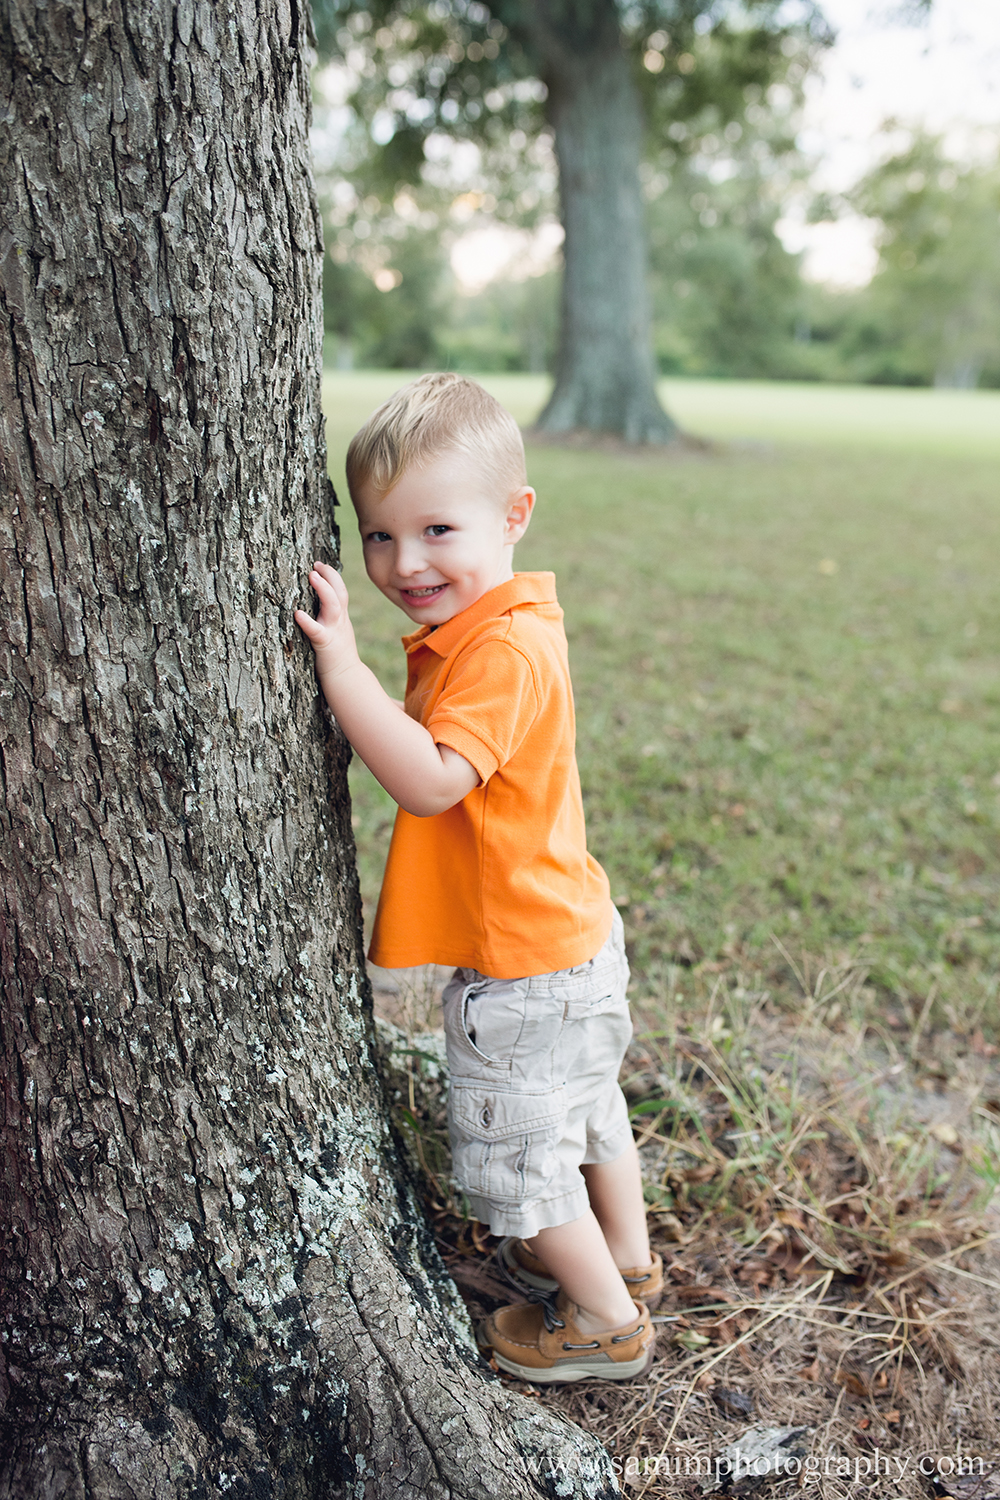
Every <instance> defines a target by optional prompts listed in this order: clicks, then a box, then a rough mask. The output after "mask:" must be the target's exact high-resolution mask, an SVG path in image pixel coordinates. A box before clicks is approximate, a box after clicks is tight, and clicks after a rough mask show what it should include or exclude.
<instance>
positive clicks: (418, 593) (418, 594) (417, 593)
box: [400, 583, 448, 602]
mask: <svg viewBox="0 0 1000 1500" xmlns="http://www.w3.org/2000/svg"><path fill="white" fill-rule="evenodd" d="M447 587H448V585H447V584H446V583H434V584H431V585H430V587H429V588H424V589H400V593H401V594H402V595H403V596H404V597H405V598H407V599H413V600H415V601H417V602H420V601H422V600H424V599H431V598H433V597H434V596H435V595H437V594H440V593H441V592H442V590H443V589H446V588H447Z"/></svg>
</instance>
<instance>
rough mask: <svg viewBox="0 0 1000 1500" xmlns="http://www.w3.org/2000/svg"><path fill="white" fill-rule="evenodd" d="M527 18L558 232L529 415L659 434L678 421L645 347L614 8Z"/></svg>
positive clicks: (626, 73) (651, 438) (666, 435)
mask: <svg viewBox="0 0 1000 1500" xmlns="http://www.w3.org/2000/svg"><path fill="white" fill-rule="evenodd" d="M525 24H526V26H527V27H528V28H529V29H530V33H531V36H532V40H533V42H534V45H535V49H536V51H537V53H538V55H539V56H541V57H542V58H543V59H544V68H543V77H544V79H545V82H546V84H547V86H548V90H549V96H548V116H549V120H550V122H551V124H552V127H553V129H554V131H555V144H556V156H557V157H558V161H559V195H560V201H561V205H562V221H563V228H564V229H565V231H566V239H565V243H564V246H563V257H564V268H563V284H562V319H561V326H560V336H559V355H558V360H557V364H556V383H555V389H554V390H553V392H552V396H551V398H550V400H549V402H548V405H547V406H546V408H545V410H544V411H543V412H542V414H541V416H540V417H539V420H538V425H539V427H541V428H544V429H547V430H548V431H550V432H570V431H573V430H574V429H577V428H583V429H588V430H590V431H592V432H608V433H616V434H618V435H619V436H621V437H623V438H625V439H626V441H628V442H633V443H665V442H669V441H671V439H672V438H674V437H675V436H676V428H675V426H674V424H673V422H672V421H671V420H670V418H669V417H668V416H667V414H666V412H665V411H664V410H663V408H662V407H661V406H660V403H659V400H658V398H657V395H656V379H655V368H654V362H653V350H652V336H651V319H650V305H649V292H648V287H647V264H646V225H645V212H644V206H643V201H642V193H641V191H640V186H639V163H640V160H641V154H642V135H643V125H642V115H641V110H640V104H639V96H638V91H637V89H636V85H635V80H634V79H633V77H632V73H631V68H630V63H629V60H628V57H627V55H626V53H625V51H624V50H623V48H622V45H621V40H620V35H619V15H618V9H617V7H616V5H615V3H614V0H568V3H567V0H539V3H537V4H533V5H531V6H530V7H528V8H527V10H526V21H525Z"/></svg>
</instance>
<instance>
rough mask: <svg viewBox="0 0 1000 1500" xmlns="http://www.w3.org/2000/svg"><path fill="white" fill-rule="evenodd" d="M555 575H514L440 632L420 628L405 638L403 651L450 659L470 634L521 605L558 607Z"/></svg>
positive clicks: (433, 629)
mask: <svg viewBox="0 0 1000 1500" xmlns="http://www.w3.org/2000/svg"><path fill="white" fill-rule="evenodd" d="M556 602H557V601H556V575H555V574H554V573H515V574H514V576H513V578H509V579H508V580H507V582H506V583H498V584H497V586H496V588H493V589H488V590H487V592H486V593H485V594H483V596H482V598H480V599H477V600H476V602H475V604H470V605H469V607H468V609H463V610H462V612H461V614H457V615H452V617H451V619H450V620H446V621H445V622H444V624H443V625H439V626H438V627H437V629H435V628H434V626H433V625H421V627H420V629H419V630H415V631H414V632H413V634H412V635H404V636H403V647H404V649H405V650H406V652H407V653H409V652H411V651H414V650H416V648H417V647H418V646H429V647H430V648H431V650H432V651H436V652H437V654H438V655H439V656H447V655H448V654H449V653H450V652H451V651H453V650H454V648H455V647H456V646H457V645H458V643H459V641H460V640H462V638H463V637H464V636H466V635H468V633H469V631H470V630H473V629H475V627H476V626H477V625H480V624H482V622H483V621H484V620H494V619H496V618H497V617H498V616H500V615H505V614H507V613H509V611H510V610H512V609H516V608H517V606H518V605H519V604H555V603H556Z"/></svg>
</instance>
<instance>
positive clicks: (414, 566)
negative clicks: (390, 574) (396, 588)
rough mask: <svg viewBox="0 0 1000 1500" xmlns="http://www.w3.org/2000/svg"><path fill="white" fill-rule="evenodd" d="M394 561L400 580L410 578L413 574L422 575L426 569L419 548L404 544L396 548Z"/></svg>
mask: <svg viewBox="0 0 1000 1500" xmlns="http://www.w3.org/2000/svg"><path fill="white" fill-rule="evenodd" d="M395 561H396V572H397V573H398V574H399V576H400V577H401V578H412V577H413V575H414V574H415V573H423V572H424V570H425V569H426V567H427V564H426V562H425V561H424V557H423V552H422V550H421V548H420V547H419V546H413V545H408V544H406V543H401V544H400V545H399V546H398V547H397V549H396V559H395Z"/></svg>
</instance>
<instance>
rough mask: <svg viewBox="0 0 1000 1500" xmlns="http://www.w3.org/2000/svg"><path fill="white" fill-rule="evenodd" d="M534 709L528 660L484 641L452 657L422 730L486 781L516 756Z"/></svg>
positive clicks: (513, 649)
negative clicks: (426, 730)
mask: <svg viewBox="0 0 1000 1500" xmlns="http://www.w3.org/2000/svg"><path fill="white" fill-rule="evenodd" d="M539 706H540V695H539V691H538V686H537V683H536V679H535V671H534V668H533V667H532V664H531V661H530V659H529V658H528V657H527V656H526V655H525V654H524V652H523V651H521V650H519V649H518V647H517V646H513V645H511V644H510V643H509V642H507V641H498V640H492V641H484V642H483V643H482V644H481V645H476V646H473V647H471V648H470V650H468V651H467V652H463V653H462V654H461V655H460V656H459V657H458V658H457V660H456V661H455V663H454V665H453V666H452V669H451V671H450V672H449V674H448V680H447V682H446V683H445V684H444V687H443V688H442V691H441V694H440V696H439V697H438V700H437V702H436V703H435V705H434V708H433V711H432V713H431V716H430V718H429V719H428V721H427V726H426V727H427V729H428V730H429V731H430V733H431V734H432V735H433V737H434V740H435V741H436V743H437V744H440V745H447V746H449V748H450V749H452V750H457V752H458V754H459V755H462V756H464V757H465V759H466V760H467V761H468V762H469V764H470V765H471V766H473V767H474V768H475V770H476V771H477V772H478V773H479V776H480V779H481V780H482V781H484V782H485V781H488V780H489V778H490V777H491V776H492V775H493V773H494V771H497V770H499V769H500V767H501V766H504V765H506V764H507V762H508V761H509V760H510V759H511V757H512V756H513V755H514V754H515V753H516V751H517V749H518V747H519V746H520V744H521V742H522V740H523V739H524V737H525V735H526V734H527V733H528V730H529V729H530V728H531V725H532V724H533V723H534V721H535V718H536V717H537V715H538V710H539Z"/></svg>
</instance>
